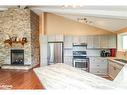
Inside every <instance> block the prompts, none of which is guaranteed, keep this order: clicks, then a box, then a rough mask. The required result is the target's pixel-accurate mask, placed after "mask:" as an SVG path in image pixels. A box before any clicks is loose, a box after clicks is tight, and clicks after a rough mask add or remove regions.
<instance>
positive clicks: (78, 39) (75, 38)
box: [73, 36, 81, 43]
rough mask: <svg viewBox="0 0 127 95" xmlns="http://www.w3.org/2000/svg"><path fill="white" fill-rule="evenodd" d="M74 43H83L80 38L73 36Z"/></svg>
mask: <svg viewBox="0 0 127 95" xmlns="http://www.w3.org/2000/svg"><path fill="white" fill-rule="evenodd" d="M73 43H81V42H80V36H73Z"/></svg>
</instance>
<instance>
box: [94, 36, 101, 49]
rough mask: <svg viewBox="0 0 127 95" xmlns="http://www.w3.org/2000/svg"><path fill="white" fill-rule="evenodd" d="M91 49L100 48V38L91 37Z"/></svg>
mask: <svg viewBox="0 0 127 95" xmlns="http://www.w3.org/2000/svg"><path fill="white" fill-rule="evenodd" d="M93 48H100V36H99V35H95V36H93Z"/></svg>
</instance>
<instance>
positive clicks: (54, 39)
mask: <svg viewBox="0 0 127 95" xmlns="http://www.w3.org/2000/svg"><path fill="white" fill-rule="evenodd" d="M61 41H64V36H63V35H49V36H48V42H61Z"/></svg>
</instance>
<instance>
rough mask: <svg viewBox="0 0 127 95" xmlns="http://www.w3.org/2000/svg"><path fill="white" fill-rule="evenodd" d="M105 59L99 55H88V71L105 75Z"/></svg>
mask: <svg viewBox="0 0 127 95" xmlns="http://www.w3.org/2000/svg"><path fill="white" fill-rule="evenodd" d="M107 63H108V62H107V59H104V58H101V57H90V73H92V74H95V75H99V76H107Z"/></svg>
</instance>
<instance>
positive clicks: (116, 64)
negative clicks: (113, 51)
mask: <svg viewBox="0 0 127 95" xmlns="http://www.w3.org/2000/svg"><path fill="white" fill-rule="evenodd" d="M109 65H111V66H114V67H116V68H118V69H122V68H123V65H121V64H119V63H116V62H112V61H109Z"/></svg>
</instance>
